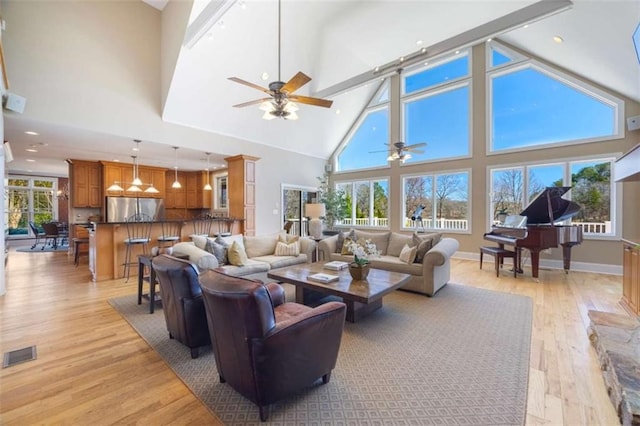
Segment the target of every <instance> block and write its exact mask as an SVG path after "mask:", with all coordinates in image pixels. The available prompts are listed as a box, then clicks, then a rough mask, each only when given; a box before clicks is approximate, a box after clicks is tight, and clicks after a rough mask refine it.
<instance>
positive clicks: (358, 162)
mask: <svg viewBox="0 0 640 426" xmlns="http://www.w3.org/2000/svg"><path fill="white" fill-rule="evenodd" d="M388 143H389V83H388V80H387V81H386V82H385V83H384V84H383V85H382V86H381V87H380V89H379V90H378V92H377V93H376V95H375V96H374V98H373V99H372V101H371V102H370V103H369V105H368V106H367V109H366V110H365V111H364V113H363V114H362V116H361V117H360V118H359V120H358V122H357V123H356V125H355V126H354V130H353V131H352V132H351V133H350V134H349V135H348V137H347V140H346V143H345V146H344V148H343V149H342V152H340V154H339V155H338V164H337V166H338V170H340V171H348V170H358V169H367V168H372V167H381V166H386V165H387V154H388V148H389V145H388Z"/></svg>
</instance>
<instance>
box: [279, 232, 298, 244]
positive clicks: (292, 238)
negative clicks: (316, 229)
mask: <svg viewBox="0 0 640 426" xmlns="http://www.w3.org/2000/svg"><path fill="white" fill-rule="evenodd" d="M298 239H299V238H298V236H297V235H290V234H280V242H282V243H286V244H291V243H295V242H296V241H298Z"/></svg>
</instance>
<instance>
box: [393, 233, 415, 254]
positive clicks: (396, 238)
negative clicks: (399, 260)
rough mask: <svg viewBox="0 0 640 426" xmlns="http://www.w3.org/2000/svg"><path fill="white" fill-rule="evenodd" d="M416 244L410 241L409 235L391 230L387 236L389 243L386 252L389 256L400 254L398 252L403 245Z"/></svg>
mask: <svg viewBox="0 0 640 426" xmlns="http://www.w3.org/2000/svg"><path fill="white" fill-rule="evenodd" d="M405 244H406V245H408V246H409V247H411V246H416V245H417V244H415V243H413V242H412V236H411V235H405V234H400V233H398V232H392V233H391V235H390V236H389V245H388V246H387V254H388V255H389V256H400V252H401V251H402V248H403V247H404V245H405Z"/></svg>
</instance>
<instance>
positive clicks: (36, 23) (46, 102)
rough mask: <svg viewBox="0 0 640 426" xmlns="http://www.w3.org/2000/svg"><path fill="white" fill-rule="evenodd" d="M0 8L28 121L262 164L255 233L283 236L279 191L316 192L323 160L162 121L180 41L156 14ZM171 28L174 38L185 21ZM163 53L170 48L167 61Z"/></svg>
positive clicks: (78, 5) (33, 5) (97, 5)
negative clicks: (284, 187) (288, 186)
mask: <svg viewBox="0 0 640 426" xmlns="http://www.w3.org/2000/svg"><path fill="white" fill-rule="evenodd" d="M180 6H181V7H179V8H178V9H175V10H174V9H173V6H171V5H170V9H169V12H171V13H170V14H171V15H172V16H176V17H179V16H183V15H184V12H185V10H186V8H185V7H184V5H180ZM2 9H3V18H4V19H5V21H6V28H7V29H6V32H5V38H4V39H5V44H4V47H5V55H6V59H7V66H8V73H9V75H10V76H11V78H12V80H11V83H12V91H13V92H15V93H19V94H20V95H21V96H24V97H26V98H27V99H28V101H29V108H28V109H27V110H25V112H24V114H23V116H24V117H25V118H28V119H34V120H40V121H45V122H50V123H56V124H58V125H62V126H71V127H77V128H82V129H87V130H92V131H96V132H100V133H106V134H113V135H118V136H122V137H127V138H130V139H142V140H145V141H151V142H158V143H163V144H166V145H169V146H172V145H175V144H176V141H180V146H183V147H186V148H191V149H196V150H202V151H203V152H204V151H211V152H216V153H220V154H223V155H225V156H234V155H238V154H246V155H251V156H256V157H260V158H261V160H259V161H258V166H257V200H256V202H257V209H256V216H257V220H256V231H257V232H258V233H266V232H271V231H275V230H277V229H279V227H280V220H279V215H274V214H273V212H272V210H273V209H274V206H275V203H277V202H279V200H280V194H279V191H280V183H281V182H287V183H292V184H299V185H305V186H316V184H317V180H316V176H320V175H321V174H322V170H323V167H324V161H323V160H320V159H317V158H312V157H307V156H305V155H301V154H292V153H290V152H288V151H284V150H280V149H274V148H270V147H266V146H264V145H259V144H255V143H252V142H248V141H244V140H240V139H237V138H233V137H230V136H225V135H218V134H213V133H209V132H204V131H201V130H198V129H193V128H188V127H184V126H180V125H176V124H171V123H165V122H163V121H162V118H161V108H162V106H161V105H162V98H163V96H162V90H163V89H162V88H163V87H164V86H166V84H167V82H168V80H169V79H170V77H169V75H168V72H167V71H166V70H165V71H164V73H163V72H162V71H161V70H162V68H163V67H167V66H168V65H169V64H170V63H171V62H172V60H173V59H172V57H173V56H174V55H175V48H176V46H177V39H178V38H180V41H181V37H182V36H181V35H180V31H179V30H175V28H173V30H172V31H169V30H167V25H169V22H168V21H167V20H163V18H162V15H161V13H160V12H159V11H158V10H156V9H153V8H152V7H150V6H148V5H146V4H145V3H143V2H142V1H139V0H134V1H127V0H123V1H118V2H114V1H99V0H90V1H82V2H67V1H55V2H53V1H27V2H25V1H16V0H10V1H7V0H4V1H3V3H2ZM174 12H175V13H174ZM176 25H178V29H179V28H180V26H181V25H184V22H182V23H181V22H178V23H177V24H176ZM162 28H165V33H164V34H162V33H161V32H162ZM163 36H165V38H164V39H163ZM161 46H168V47H167V49H168V51H167V52H166V55H165V56H164V57H163V55H162V54H161V50H162V49H161ZM161 75H162V77H161ZM286 136H287V135H286V134H283V138H286ZM87 143H91V141H90V140H88V141H87Z"/></svg>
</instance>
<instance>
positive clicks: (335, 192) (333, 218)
mask: <svg viewBox="0 0 640 426" xmlns="http://www.w3.org/2000/svg"><path fill="white" fill-rule="evenodd" d="M318 181H320V185H319V186H318V202H320V203H323V204H324V208H325V214H324V217H323V218H322V219H324V222H325V223H326V224H327V227H328V228H329V230H332V231H333V228H334V226H335V225H336V222H338V221H341V220H342V219H344V216H345V214H346V212H347V200H346V197H345V195H346V194H345V192H344V191H342V190H339V189H336V188H335V187H333V186H331V184H330V183H329V173H327V172H325V173H324V175H322V177H318Z"/></svg>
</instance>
